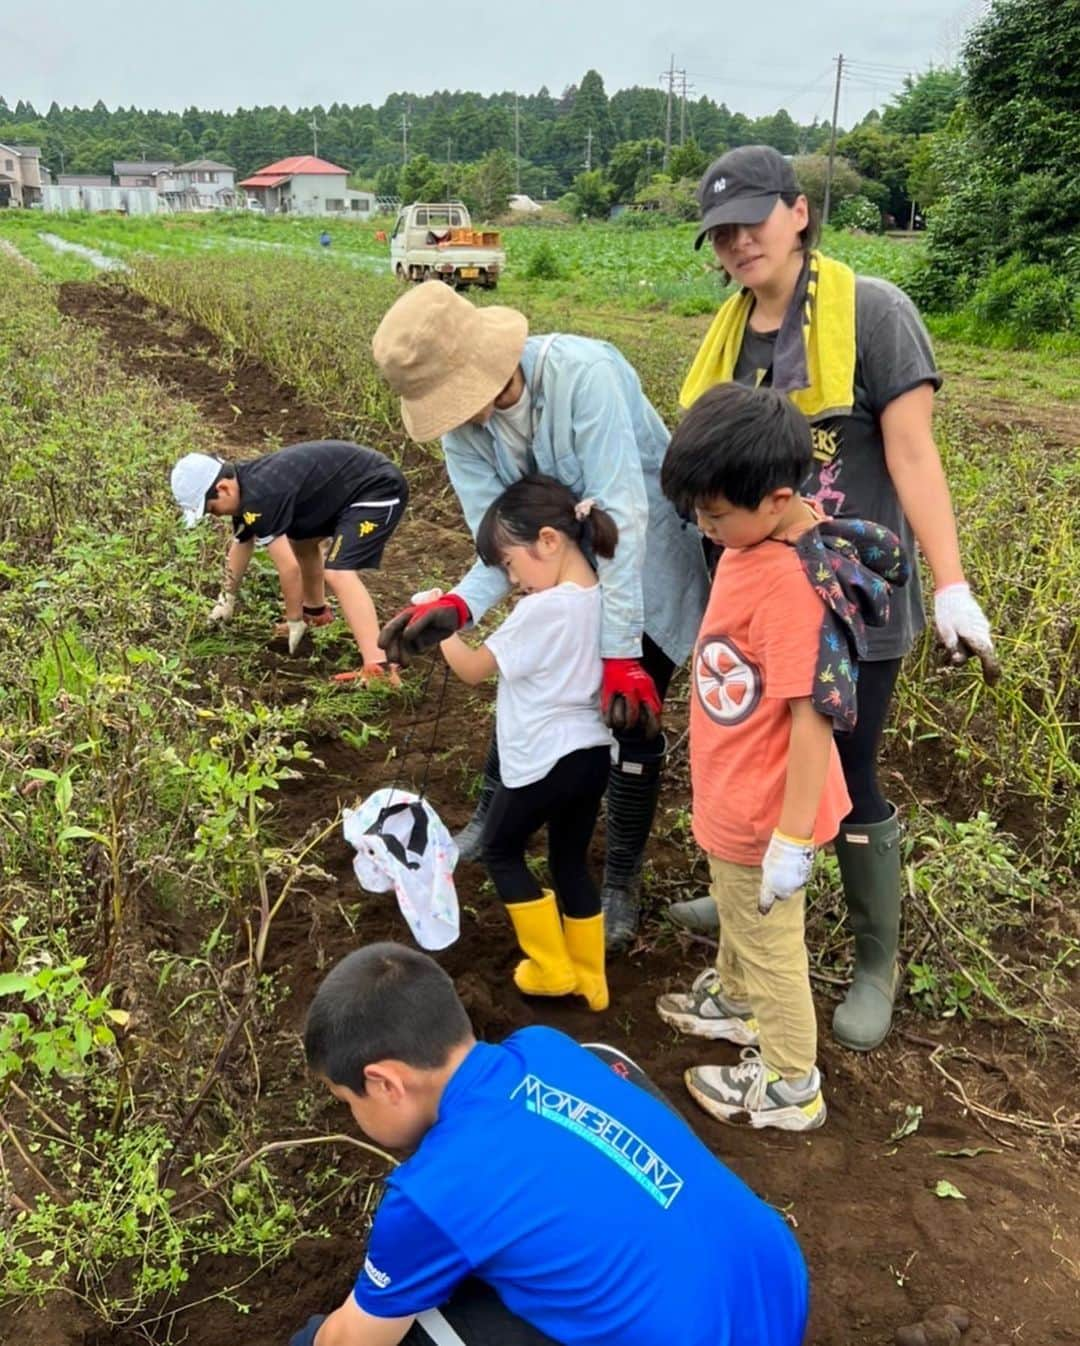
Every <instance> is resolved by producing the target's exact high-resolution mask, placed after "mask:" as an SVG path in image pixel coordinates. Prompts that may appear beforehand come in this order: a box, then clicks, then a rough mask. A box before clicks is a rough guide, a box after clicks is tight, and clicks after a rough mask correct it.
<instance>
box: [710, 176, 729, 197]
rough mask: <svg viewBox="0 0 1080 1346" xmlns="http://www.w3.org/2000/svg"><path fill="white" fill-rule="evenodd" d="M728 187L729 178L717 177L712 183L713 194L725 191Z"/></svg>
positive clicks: (716, 194)
mask: <svg viewBox="0 0 1080 1346" xmlns="http://www.w3.org/2000/svg"><path fill="white" fill-rule="evenodd" d="M726 188H727V178H717V179H716V181H715V182H714V183H713V185H712V189H713V195H714V196H718V195H719V194H720V193H721V192H722V191H725V190H726Z"/></svg>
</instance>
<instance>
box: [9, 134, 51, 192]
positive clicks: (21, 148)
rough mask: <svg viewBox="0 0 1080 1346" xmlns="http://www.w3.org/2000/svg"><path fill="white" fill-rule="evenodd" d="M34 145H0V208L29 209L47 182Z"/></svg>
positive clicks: (46, 175)
mask: <svg viewBox="0 0 1080 1346" xmlns="http://www.w3.org/2000/svg"><path fill="white" fill-rule="evenodd" d="M49 181H50V179H49V175H48V173H47V172H44V173H43V171H42V167H41V151H40V150H39V149H38V148H37V146H36V145H2V144H0V206H32V205H34V204H35V203H36V202H38V201H40V200H41V189H42V187H43V186H45V184H46V183H47V182H49Z"/></svg>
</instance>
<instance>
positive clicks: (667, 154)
mask: <svg viewBox="0 0 1080 1346" xmlns="http://www.w3.org/2000/svg"><path fill="white" fill-rule="evenodd" d="M660 78H661V79H664V78H665V76H664V75H661V76H660ZM666 78H667V116H666V117H665V119H664V172H665V173H666V172H667V171H668V164H669V163H670V161H671V100H672V99H673V98H674V97H675V53H674V52H672V53H671V65H670V66H669V67H668V70H667V76H666Z"/></svg>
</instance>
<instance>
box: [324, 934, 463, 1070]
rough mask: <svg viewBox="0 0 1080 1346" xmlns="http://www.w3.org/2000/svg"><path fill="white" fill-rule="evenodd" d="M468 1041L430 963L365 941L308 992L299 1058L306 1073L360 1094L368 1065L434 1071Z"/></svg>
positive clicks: (448, 985) (450, 994)
mask: <svg viewBox="0 0 1080 1346" xmlns="http://www.w3.org/2000/svg"><path fill="white" fill-rule="evenodd" d="M471 1037H472V1025H471V1024H470V1023H469V1016H468V1015H467V1014H466V1013H465V1006H464V1005H463V1004H462V1003H461V1001H460V1000H459V999H458V995H457V992H456V991H455V990H454V983H453V982H452V981H451V980H450V978H449V977H448V976H447V974H446V973H445V972H444V971H443V970H442V968H441V967H440V966H439V965H438V963H436V962H435V960H434V959H433V958H429V957H428V956H427V954H425V953H420V952H419V950H417V949H409V948H406V946H405V945H404V944H392V943H384V944H369V945H368V946H367V947H366V948H363V949H357V950H356V952H355V953H350V954H349V955H348V956H347V957H346V958H343V959H342V960H341V962H340V963H338V965H337V966H336V967H335V968H334V969H333V970H332V971H331V972H330V973H329V974H328V975H327V976H326V977H325V978H324V980H323V982H322V984H321V985H320V986H319V989H318V990H317V991H316V992H315V999H314V1000H313V1001H312V1002H311V1008H310V1009H309V1010H308V1015H307V1024H306V1025H305V1027H304V1054H305V1055H306V1057H307V1063H308V1065H309V1066H310V1067H311V1069H312V1070H314V1071H316V1072H317V1073H318V1074H320V1075H324V1076H325V1077H326V1078H327V1079H328V1080H330V1081H331V1082H332V1083H333V1084H340V1085H345V1086H346V1087H347V1088H349V1089H351V1090H352V1091H353V1093H355V1094H362V1093H364V1091H365V1089H366V1084H365V1080H364V1070H365V1069H366V1067H367V1066H369V1065H371V1064H372V1063H373V1062H375V1061H389V1060H393V1061H404V1062H405V1064H406V1065H410V1066H415V1067H417V1069H420V1070H437V1069H438V1068H439V1067H440V1066H443V1065H445V1064H446V1060H447V1057H448V1056H449V1054H450V1051H451V1049H452V1048H454V1047H456V1046H458V1045H459V1044H460V1043H462V1042H466V1041H468V1040H469V1038H471Z"/></svg>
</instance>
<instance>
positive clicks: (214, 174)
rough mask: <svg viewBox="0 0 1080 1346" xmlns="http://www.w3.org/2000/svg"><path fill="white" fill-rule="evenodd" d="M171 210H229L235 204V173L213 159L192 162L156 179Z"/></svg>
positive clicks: (158, 187) (160, 174) (230, 168)
mask: <svg viewBox="0 0 1080 1346" xmlns="http://www.w3.org/2000/svg"><path fill="white" fill-rule="evenodd" d="M156 186H157V190H158V192H159V193H160V194H161V196H162V197H164V199H165V203H166V204H167V205H168V207H169V209H170V210H232V209H234V208H235V207H236V205H237V204H238V200H237V192H236V169H235V168H232V167H231V166H230V165H229V164H219V163H217V161H216V160H214V159H192V160H191V162H190V163H186V164H177V165H176V167H175V168H173V169H171V170H170V171H169V172H167V173H158V174H157V175H156Z"/></svg>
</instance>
